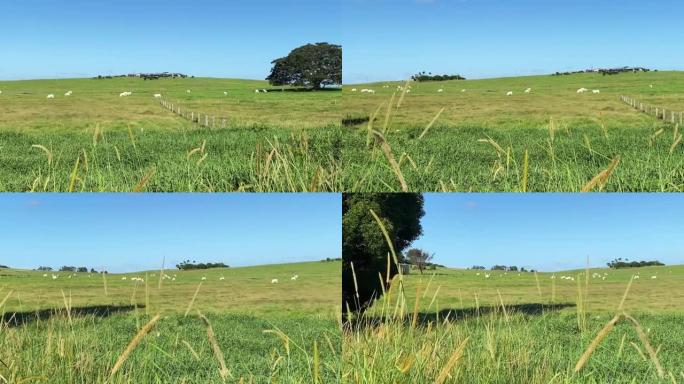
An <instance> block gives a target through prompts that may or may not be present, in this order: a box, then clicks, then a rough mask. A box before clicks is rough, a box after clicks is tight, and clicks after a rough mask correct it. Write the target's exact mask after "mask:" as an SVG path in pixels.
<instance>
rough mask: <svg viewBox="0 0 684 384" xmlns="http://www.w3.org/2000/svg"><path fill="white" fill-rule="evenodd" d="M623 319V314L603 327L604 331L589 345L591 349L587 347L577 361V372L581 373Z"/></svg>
mask: <svg viewBox="0 0 684 384" xmlns="http://www.w3.org/2000/svg"><path fill="white" fill-rule="evenodd" d="M621 318H622V314H617V315H615V317H613V318H612V319H611V320H610V321H609V322H608V323H606V325H605V326H603V329H601V331H599V333H598V334H597V335H596V337H595V338H594V340H592V341H591V343H590V344H589V347H587V349H586V350H585V351H584V353H583V354H582V357H580V359H579V360H578V361H577V364H575V372H579V371H580V370H581V369H582V368H583V367H584V365H585V364H586V363H587V361H589V358H590V357H591V354H592V353H594V351H595V350H596V348H597V347H598V346H599V344H601V342H602V341H603V339H604V338H605V337H606V336H608V334H609V333H610V331H612V330H613V328H614V327H615V324H617V322H618V321H620V319H621Z"/></svg>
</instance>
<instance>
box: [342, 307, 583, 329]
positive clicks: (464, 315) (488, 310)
mask: <svg viewBox="0 0 684 384" xmlns="http://www.w3.org/2000/svg"><path fill="white" fill-rule="evenodd" d="M569 307H575V304H574V303H556V304H540V303H525V304H513V305H506V315H507V316H511V315H513V314H522V315H525V316H540V315H543V314H546V313H549V312H556V311H560V310H561V309H564V308H569ZM491 314H497V315H500V316H504V312H503V310H502V308H501V306H499V305H492V306H483V307H476V308H448V309H443V310H441V311H439V312H418V314H417V316H416V325H417V326H425V325H427V324H428V323H433V324H434V323H435V322H437V321H439V322H451V323H453V322H457V321H465V320H470V319H477V318H479V317H484V316H489V315H491ZM385 321H386V319H385V318H384V317H381V316H366V315H364V316H360V317H357V318H356V319H354V320H351V322H350V325H351V326H352V327H371V328H372V327H376V326H378V325H380V324H382V323H384V322H385ZM397 321H399V322H402V323H404V324H407V325H410V324H411V323H412V322H413V313H409V314H408V315H407V316H406V317H404V318H403V319H401V320H397Z"/></svg>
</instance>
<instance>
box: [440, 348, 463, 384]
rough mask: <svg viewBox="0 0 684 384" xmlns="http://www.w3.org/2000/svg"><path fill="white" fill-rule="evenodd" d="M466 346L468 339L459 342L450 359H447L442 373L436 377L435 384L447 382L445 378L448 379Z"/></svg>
mask: <svg viewBox="0 0 684 384" xmlns="http://www.w3.org/2000/svg"><path fill="white" fill-rule="evenodd" d="M467 344H468V337H466V338H465V339H463V341H462V342H461V344H459V345H458V347H457V348H456V350H455V351H454V353H452V354H451V357H449V360H448V361H447V363H446V365H444V367H443V368H442V371H441V372H440V373H439V376H437V380H435V384H442V383H444V382H445V381H446V380H447V378H449V377H450V373H451V371H452V370H453V369H454V366H456V363H458V361H459V360H460V359H461V357H462V356H463V351H464V350H465V347H466V345H467Z"/></svg>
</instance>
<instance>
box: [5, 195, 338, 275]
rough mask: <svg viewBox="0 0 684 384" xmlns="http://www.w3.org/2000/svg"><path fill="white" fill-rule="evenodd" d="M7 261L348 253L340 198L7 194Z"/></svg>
mask: <svg viewBox="0 0 684 384" xmlns="http://www.w3.org/2000/svg"><path fill="white" fill-rule="evenodd" d="M0 212H1V213H2V214H1V215H0V234H1V236H2V240H1V241H0V264H5V265H9V266H10V267H15V268H30V269H33V268H37V267H38V266H41V265H46V266H51V267H53V268H55V267H60V266H62V265H75V266H87V267H89V268H90V267H95V268H96V269H99V268H101V267H105V268H107V269H108V270H109V271H112V272H121V271H140V270H144V269H156V268H159V267H160V266H161V262H162V258H163V257H166V265H167V266H171V267H173V266H175V264H176V263H178V262H179V261H182V260H185V259H186V258H187V259H191V260H197V261H198V262H200V261H214V262H219V261H222V262H224V263H226V264H228V265H230V266H245V265H258V264H270V263H289V262H296V261H317V260H321V259H325V258H326V257H330V258H336V257H341V256H340V255H341V246H342V245H341V233H342V232H341V231H342V229H341V215H342V208H341V201H340V195H339V194H332V193H320V194H316V193H310V194H303V193H299V194H278V193H274V194H267V193H254V194H251V193H228V194H225V193H220V194H201V193H192V194H177V193H174V194H119V193H117V194H108V193H101V194H74V195H66V194H56V193H54V194H53V193H48V194H28V193H21V194H9V193H2V194H0Z"/></svg>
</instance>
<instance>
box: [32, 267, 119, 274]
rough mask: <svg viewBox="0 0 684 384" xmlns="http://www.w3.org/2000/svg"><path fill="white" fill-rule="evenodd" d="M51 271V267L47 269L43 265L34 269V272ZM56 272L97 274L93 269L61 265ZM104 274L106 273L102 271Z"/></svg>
mask: <svg viewBox="0 0 684 384" xmlns="http://www.w3.org/2000/svg"><path fill="white" fill-rule="evenodd" d="M53 270H54V269H52V267H47V266H44V265H41V266H40V267H38V268H36V271H45V272H49V271H53ZM58 271H59V272H90V273H98V272H97V271H96V270H95V268H90V270H88V268H87V267H72V266H69V265H63V266H61V267H60V268H59V269H58ZM104 273H107V271H104Z"/></svg>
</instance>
